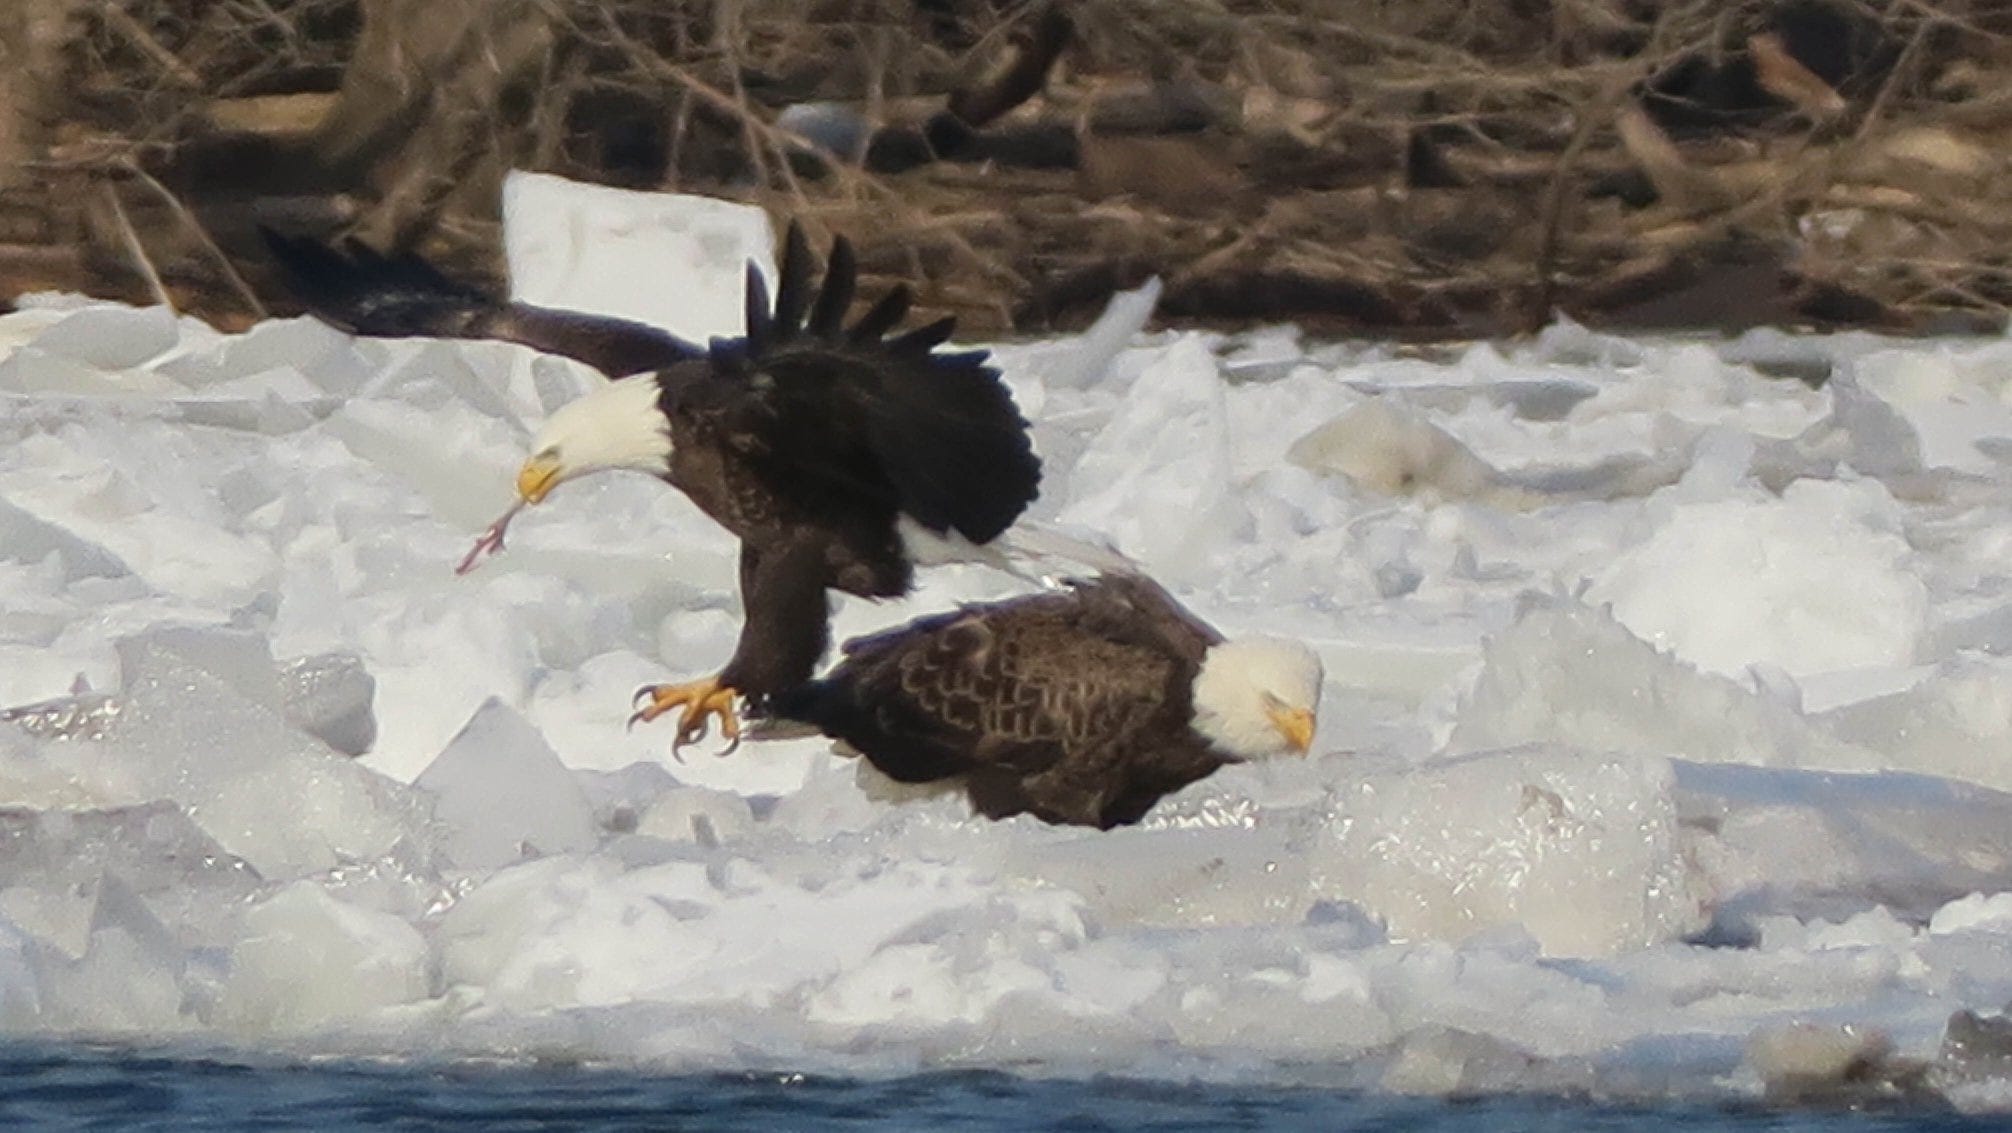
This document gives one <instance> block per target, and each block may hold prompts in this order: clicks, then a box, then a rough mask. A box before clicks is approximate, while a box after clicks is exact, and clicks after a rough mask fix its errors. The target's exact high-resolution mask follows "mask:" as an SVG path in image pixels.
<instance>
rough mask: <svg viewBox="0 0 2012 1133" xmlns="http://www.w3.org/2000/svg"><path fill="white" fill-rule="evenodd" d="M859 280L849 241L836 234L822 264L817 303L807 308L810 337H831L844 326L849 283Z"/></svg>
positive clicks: (848, 305) (848, 302)
mask: <svg viewBox="0 0 2012 1133" xmlns="http://www.w3.org/2000/svg"><path fill="white" fill-rule="evenodd" d="M858 280H859V264H858V261H856V260H855V259H854V258H853V255H852V241H850V240H847V239H846V238H845V237H843V236H840V237H839V238H838V239H836V240H833V241H832V242H831V258H830V259H829V260H827V261H826V262H825V266H824V289H823V290H822V291H819V292H818V294H817V306H816V307H814V308H813V309H812V310H811V312H810V334H811V337H812V338H821V339H827V340H829V339H834V338H837V337H838V335H839V332H840V331H841V330H843V329H844V325H845V313H846V312H847V311H849V310H851V309H852V293H853V287H854V285H855V284H856V283H857V282H858Z"/></svg>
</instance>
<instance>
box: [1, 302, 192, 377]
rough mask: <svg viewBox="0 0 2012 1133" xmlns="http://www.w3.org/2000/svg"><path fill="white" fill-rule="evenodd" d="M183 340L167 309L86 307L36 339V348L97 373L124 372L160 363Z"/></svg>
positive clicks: (173, 314) (114, 305)
mask: <svg viewBox="0 0 2012 1133" xmlns="http://www.w3.org/2000/svg"><path fill="white" fill-rule="evenodd" d="M180 339H181V328H180V326H179V325H178V324H177V323H176V322H175V313H174V312H173V311H171V310H169V309H168V308H166V307H124V306H119V305H117V304H111V303H106V304H102V305H98V306H92V307H86V308H84V309H83V310H81V311H78V312H76V313H74V314H72V315H70V316H69V317H67V318H65V319H63V321H61V322H59V323H57V324H56V325H55V326H52V327H50V328H49V329H48V330H45V331H43V332H42V333H41V334H39V335H37V336H35V344H34V348H35V349H36V350H40V351H42V352H44V353H47V354H51V355H55V356H57V357H61V358H67V359H70V360H72V361H75V362H81V363H83V364H84V365H86V366H89V367H92V368H94V369H98V370H124V369H128V368H131V367H134V366H138V365H141V364H142V363H144V362H146V361H148V360H150V359H153V358H157V357H159V356H160V355H162V354H165V353H167V352H168V351H169V350H170V349H172V348H173V347H174V345H175V343H176V342H178V341H179V340H180Z"/></svg>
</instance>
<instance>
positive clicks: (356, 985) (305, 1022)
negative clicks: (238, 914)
mask: <svg viewBox="0 0 2012 1133" xmlns="http://www.w3.org/2000/svg"><path fill="white" fill-rule="evenodd" d="M429 963H430V954H429V951H428V949H427V945H426V940H425V939H424V938H423V937H421V936H420V935H419V932H418V930H417V929H414V928H413V927H412V926H411V925H409V924H407V923H405V922H404V921H403V920H400V919H399V918H397V917H394V916H391V915H389V914H386V913H379V912H372V911H370V910H368V909H360V908H357V907H355V906H353V905H348V904H344V903H343V902H341V901H338V900H336V899H335V898H334V897H331V896H330V895H329V894H328V892H327V891H326V890H324V889H323V888H322V887H321V886H319V885H317V884H315V883H313V882H308V881H297V882H295V883H293V884H292V885H289V886H287V887H285V888H283V889H281V890H280V891H279V892H278V893H275V894H273V895H272V896H271V897H268V898H266V899H265V900H263V901H260V902H259V903H258V904H256V905H254V906H252V907H251V908H250V909H249V910H247V911H246V912H245V914H244V918H243V922H242V924H241V926H240V928H239V937H238V941H237V944H236V945H235V946H234V947H233V948H232V949H231V959H230V974H229V976H228V977H227V978H226V979H225V981H224V985H223V988H222V992H221V995H220V996H219V998H218V1001H217V1005H216V1014H217V1019H218V1021H219V1022H220V1023H222V1024H223V1025H225V1026H227V1027H231V1028H234V1029H237V1030H240V1031H250V1032H254V1033H262V1032H274V1031H276V1032H282V1033H284V1032H301V1031H316V1030H324V1029H327V1028H329V1027H330V1026H331V1025H335V1024H340V1023H342V1022H344V1021H347V1020H353V1019H357V1018H360V1017H363V1016H367V1015H369V1014H370V1013H371V1012H373V1011H376V1010H379V1009H381V1008H385V1007H393V1006H396V1005H398V1004H402V1003H411V1002H413V1001H415V1000H419V999H423V998H425V997H426V996H427V994H428V990H429V985H430V981H429V976H428V970H429Z"/></svg>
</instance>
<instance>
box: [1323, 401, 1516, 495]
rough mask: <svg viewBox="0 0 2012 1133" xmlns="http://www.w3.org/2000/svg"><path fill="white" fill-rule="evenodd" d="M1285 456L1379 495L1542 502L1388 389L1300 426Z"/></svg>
mask: <svg viewBox="0 0 2012 1133" xmlns="http://www.w3.org/2000/svg"><path fill="white" fill-rule="evenodd" d="M1286 458H1287V459H1288V460H1290V461H1292V462H1293V463H1294V464H1297V465H1299V466H1300V467H1301V468H1305V469H1308V470H1310V471H1313V472H1319V473H1322V474H1324V475H1328V476H1345V477H1347V478H1348V479H1349V480H1351V481H1353V482H1354V483H1355V484H1356V485H1357V486H1359V487H1361V488H1362V489H1364V490H1365V491H1371V492H1376V493H1379V494H1381V495H1386V496H1418V497H1420V498H1421V499H1424V500H1425V501H1427V502H1428V503H1441V502H1446V501H1453V500H1474V501H1476V502H1479V503H1486V504H1492V505H1494V506H1496V507H1501V508H1515V509H1521V508H1530V507H1536V506H1538V505H1540V504H1542V503H1543V502H1544V497H1543V496H1541V495H1539V494H1538V493H1536V492H1532V491H1529V490H1527V489H1524V488H1519V487H1517V486H1515V485H1514V484H1511V483H1510V482H1509V481H1508V480H1507V479H1506V478H1505V477H1503V475H1502V474H1501V473H1500V472H1498V471H1496V470H1495V469H1494V468H1492V467H1490V466H1489V465H1488V464H1487V462H1485V461H1483V460H1482V459H1481V458H1480V457H1478V456H1475V455H1474V453H1473V451H1472V450H1471V449H1469V448H1468V447H1467V446H1466V445H1464V444H1461V443H1460V441H1459V440H1457V439H1456V438H1455V437H1454V436H1453V435H1452V434H1451V433H1448V432H1447V431H1446V430H1444V429H1441V428H1439V427H1438V426H1437V425H1434V424H1432V423H1431V422H1430V421H1428V420H1426V419H1425V418H1424V417H1423V416H1422V415H1420V414H1418V413H1416V412H1413V411H1411V410H1409V409H1406V408H1404V407H1402V406H1400V405H1398V404H1397V403H1396V402H1395V401H1394V400H1392V399H1391V398H1387V397H1375V398H1369V399H1367V400H1365V401H1364V402H1362V404H1360V405H1357V406H1356V407H1355V408H1353V409H1350V410H1349V411H1348V412H1346V413H1343V414H1342V415H1341V416H1339V417H1336V418H1335V419H1334V420H1332V421H1329V422H1328V423H1326V424H1325V425H1322V426H1320V427H1319V428H1317V429H1314V430H1313V431H1312V432H1310V433H1307V434H1306V435H1305V436H1303V437H1301V438H1299V439H1298V440H1296V441H1294V442H1293V444H1292V448H1291V450H1290V451H1288V452H1287V454H1286Z"/></svg>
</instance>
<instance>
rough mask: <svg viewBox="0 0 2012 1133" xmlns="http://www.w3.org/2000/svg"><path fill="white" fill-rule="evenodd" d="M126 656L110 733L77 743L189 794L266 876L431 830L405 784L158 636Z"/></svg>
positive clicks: (126, 773)
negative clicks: (343, 752)
mask: <svg viewBox="0 0 2012 1133" xmlns="http://www.w3.org/2000/svg"><path fill="white" fill-rule="evenodd" d="M122 661H123V663H124V665H125V668H126V672H127V685H126V690H125V705H124V707H123V708H122V710H121V711H120V712H119V714H118V716H117V717H116V718H115V719H114V720H113V721H112V723H111V725H110V726H109V727H108V728H107V729H106V735H105V737H104V739H103V740H101V741H97V742H94V743H89V744H84V745H78V746H79V747H80V748H83V749H87V750H88V753H89V755H90V756H91V757H92V758H95V760H96V761H97V762H96V766H99V767H101V768H105V769H107V770H108V771H109V772H110V773H113V774H116V775H118V776H120V777H121V778H122V779H123V781H124V782H125V784H126V789H128V790H130V791H133V792H136V793H138V794H139V795H140V796H141V797H146V798H167V799H173V800H175V801H176V802H178V803H181V804H182V805H183V807H184V808H186V809H187V811H188V812H189V813H190V815H191V816H193V817H194V818H195V820H196V821H197V823H198V824H199V825H201V826H202V828H203V829H204V830H205V831H206V832H207V833H208V834H209V835H210V836H211V837H213V838H215V839H216V840H217V842H218V843H219V844H221V845H222V846H223V847H224V848H225V849H227V850H229V851H230V852H231V853H234V854H236V855H238V856H239V857H242V858H244V859H245V860H246V861H248V862H250V863H251V864H252V865H253V866H254V867H255V868H256V869H257V870H258V871H259V872H260V873H261V874H262V875H264V876H265V877H266V878H268V879H271V880H282V879H286V878H292V877H299V876H301V875H303V874H309V873H319V872H322V871H325V870H328V869H330V868H333V867H334V866H336V865H338V864H339V863H341V862H344V861H369V860H371V859H373V858H376V857H378V856H380V855H382V854H384V853H386V852H387V851H388V850H389V849H390V848H391V847H392V846H393V844H395V843H397V842H398V841H399V840H400V839H402V838H415V839H417V838H419V837H420V836H421V834H420V831H421V829H422V823H423V818H424V807H423V805H422V804H421V803H420V801H419V800H418V799H417V798H416V797H414V796H413V795H411V793H410V792H409V791H408V790H407V789H406V788H403V787H401V786H399V785H398V784H396V783H393V782H392V781H391V780H388V779H385V778H383V777H382V776H380V775H378V774H376V773H375V772H372V771H370V770H367V769H366V768H364V767H362V766H360V765H359V764H356V763H354V762H351V761H350V760H348V759H345V758H343V757H342V756H340V755H337V754H336V753H335V752H333V751H331V750H330V749H329V748H328V747H327V745H325V744H323V743H322V742H321V741H319V740H316V739H314V738H313V737H311V736H308V735H306V734H305V733H302V732H300V731H297V730H296V729H294V728H293V727H292V726H291V725H290V724H288V723H287V722H286V720H285V719H284V718H283V717H282V716H281V715H280V714H279V712H278V711H276V710H275V709H274V708H270V707H267V706H266V705H263V704H260V703H257V702H255V701H252V700H248V699H246V698H245V697H244V696H243V695H242V694H240V693H239V692H238V691H237V689H236V688H234V687H233V686H232V685H231V684H230V683H228V682H227V681H226V680H224V679H222V678H219V677H218V676H216V675H213V674H212V673H210V672H208V671H206V670H205V669H203V668H202V667H200V666H198V665H196V664H193V663H191V662H190V661H189V660H188V658H187V657H185V656H183V655H181V654H180V653H178V652H176V651H175V650H172V649H169V648H163V647H156V646H153V645H149V646H147V647H144V648H135V649H132V650H130V651H128V653H127V654H126V656H125V657H123V658H122ZM275 695H276V693H275Z"/></svg>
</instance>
